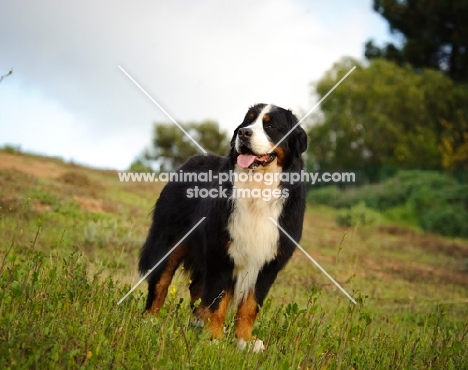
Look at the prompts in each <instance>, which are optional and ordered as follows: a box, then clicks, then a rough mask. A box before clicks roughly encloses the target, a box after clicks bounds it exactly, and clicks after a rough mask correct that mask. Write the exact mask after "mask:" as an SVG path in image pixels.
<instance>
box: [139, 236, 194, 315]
mask: <svg viewBox="0 0 468 370" xmlns="http://www.w3.org/2000/svg"><path fill="white" fill-rule="evenodd" d="M186 253H187V246H186V245H185V244H180V245H179V246H178V247H177V248H176V249H175V250H174V252H172V253H171V254H170V255H169V257H168V260H167V263H166V268H165V269H164V271H163V273H162V275H161V278H160V279H159V281H158V283H157V284H156V286H155V288H154V290H155V292H154V294H155V298H154V300H153V304H152V305H151V308H150V309H149V310H148V312H149V313H158V312H159V310H160V309H161V307H162V306H163V304H164V301H165V299H166V296H167V289H168V288H169V285H170V284H171V281H172V277H173V276H174V274H175V272H176V270H177V267H179V265H180V262H181V261H182V259H183V258H184V256H185V254H186Z"/></svg>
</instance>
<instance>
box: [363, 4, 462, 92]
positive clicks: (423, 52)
mask: <svg viewBox="0 0 468 370" xmlns="http://www.w3.org/2000/svg"><path fill="white" fill-rule="evenodd" d="M373 7H374V10H375V11H376V12H378V13H379V14H380V15H382V16H383V17H384V18H385V19H386V20H387V21H388V22H389V25H390V30H391V31H392V33H394V34H396V35H399V36H403V40H402V41H403V42H402V46H401V47H398V46H397V45H395V44H394V43H387V45H385V46H383V47H378V46H376V45H374V43H373V41H372V40H370V41H368V42H367V43H366V51H365V56H366V57H367V58H368V59H373V58H377V57H383V58H386V59H388V60H392V61H394V62H397V63H398V64H400V65H403V64H404V63H409V64H411V65H412V66H413V67H414V68H416V69H418V70H419V69H421V68H433V69H437V70H439V71H442V72H444V73H445V74H447V75H448V76H449V77H450V78H451V79H453V80H454V81H457V82H464V83H468V21H467V20H468V1H466V0H374V6H373Z"/></svg>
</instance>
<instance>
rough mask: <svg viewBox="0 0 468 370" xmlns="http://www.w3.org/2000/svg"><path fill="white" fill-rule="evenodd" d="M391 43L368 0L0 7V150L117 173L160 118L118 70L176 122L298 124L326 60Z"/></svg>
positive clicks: (178, 0) (174, 0) (33, 1)
mask: <svg viewBox="0 0 468 370" xmlns="http://www.w3.org/2000/svg"><path fill="white" fill-rule="evenodd" d="M389 38H390V35H389V31H388V26H387V23H386V22H385V20H384V19H383V18H382V17H380V16H379V15H378V14H377V13H375V12H374V11H373V10H372V0H355V1H349V0H348V1H347V0H341V1H340V0H330V1H312V0H308V1H306V0H256V1H247V0H239V1H236V2H234V1H231V2H227V1H214V0H198V1H192V2H189V1H182V0H168V1H166V0H158V1H154V0H153V1H149V0H139V1H133V2H130V1H115V0H114V1H110V0H103V1H89V0H84V1H79V2H65V1H51V0H43V1H37V0H22V1H3V2H2V10H1V12H0V75H5V74H6V73H8V71H9V70H10V69H13V74H12V75H10V76H8V77H6V78H4V79H3V81H2V82H1V83H0V146H3V145H5V144H8V145H14V146H17V147H19V148H20V149H21V150H23V151H28V152H34V153H38V154H45V155H52V156H59V157H62V158H64V159H65V160H67V161H73V162H75V163H79V164H84V165H88V166H92V167H100V168H109V169H118V170H124V169H127V168H128V167H129V165H130V163H131V162H132V161H133V160H134V159H135V158H136V157H137V156H138V155H139V154H141V153H142V151H143V150H144V148H145V147H147V146H149V145H150V144H151V139H152V132H153V131H152V127H153V125H154V123H155V122H169V119H168V118H167V117H166V116H165V114H164V113H163V112H162V111H161V110H160V109H159V108H158V107H157V106H156V105H155V104H154V103H153V102H151V100H150V99H149V98H148V97H147V96H145V95H144V94H143V92H142V91H140V90H139V89H138V88H137V87H136V86H135V85H134V84H133V82H132V81H130V79H129V78H128V77H127V76H126V75H125V74H124V73H123V72H122V71H121V69H119V66H121V67H122V68H123V69H124V70H126V71H127V72H128V73H129V75H130V76H132V77H133V78H134V79H135V80H136V81H137V82H138V83H139V84H140V85H141V86H142V87H143V88H144V89H145V90H146V91H147V92H148V94H150V95H151V97H152V98H153V99H154V100H155V101H156V102H157V103H158V104H160V106H161V107H162V108H163V109H164V110H165V111H166V112H168V114H170V115H171V116H172V117H173V118H174V119H175V120H176V121H177V122H179V123H183V122H189V121H190V122H193V121H203V120H205V119H212V120H215V121H217V122H219V124H220V127H221V128H222V129H224V130H227V131H228V132H232V131H233V130H234V128H235V127H237V126H238V125H239V124H240V123H241V122H242V119H243V117H244V115H245V112H246V111H247V109H248V107H249V106H251V105H253V104H255V103H271V104H275V105H278V106H281V107H284V108H290V109H292V110H293V111H294V112H295V113H297V114H298V116H299V117H300V116H301V113H302V114H303V113H305V112H307V111H308V110H309V109H310V108H311V107H312V106H313V105H314V103H315V100H314V97H313V94H312V93H313V88H312V86H311V83H313V82H314V81H317V80H319V79H320V77H321V76H322V75H323V74H324V72H325V71H326V70H328V69H330V68H331V67H332V65H333V63H334V62H337V61H338V60H339V59H340V58H341V57H343V56H353V57H356V58H358V59H363V55H364V44H365V42H366V41H367V40H368V39H374V40H375V41H377V43H382V42H384V41H387V40H389ZM345 82H346V81H345ZM345 82H344V83H345Z"/></svg>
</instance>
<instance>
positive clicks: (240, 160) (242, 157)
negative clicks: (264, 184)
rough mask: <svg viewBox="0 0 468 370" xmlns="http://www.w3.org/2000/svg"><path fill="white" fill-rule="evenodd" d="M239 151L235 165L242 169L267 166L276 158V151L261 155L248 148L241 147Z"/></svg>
mask: <svg viewBox="0 0 468 370" xmlns="http://www.w3.org/2000/svg"><path fill="white" fill-rule="evenodd" d="M242 149H243V150H241V153H239V154H238V155H237V165H238V166H239V167H241V168H244V169H255V168H258V167H260V166H267V165H269V164H270V163H271V162H273V160H274V159H275V158H276V153H274V152H273V153H267V154H262V155H256V154H254V153H253V152H252V151H251V150H250V149H246V148H245V147H244V148H242Z"/></svg>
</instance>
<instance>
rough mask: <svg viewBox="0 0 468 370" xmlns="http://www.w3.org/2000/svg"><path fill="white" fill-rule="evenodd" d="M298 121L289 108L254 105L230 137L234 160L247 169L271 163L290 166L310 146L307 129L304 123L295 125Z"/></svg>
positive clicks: (262, 166) (266, 165)
mask: <svg viewBox="0 0 468 370" xmlns="http://www.w3.org/2000/svg"><path fill="white" fill-rule="evenodd" d="M297 122H298V120H297V118H296V116H295V115H294V114H293V113H292V112H291V111H290V110H286V109H283V108H280V107H277V106H275V105H271V104H268V105H267V104H257V105H254V106H253V107H251V108H250V109H249V110H248V112H247V114H246V115H245V118H244V121H243V122H242V123H241V125H240V126H239V127H237V128H236V130H235V131H234V135H233V137H232V139H231V155H232V157H233V159H234V160H235V163H237V165H238V166H239V167H241V168H244V169H260V168H266V167H268V166H270V164H272V165H275V164H276V165H277V166H280V167H283V166H286V167H287V166H288V164H289V163H291V162H292V160H293V159H294V158H298V157H300V156H301V153H303V152H304V151H305V150H306V149H307V135H306V133H305V131H304V130H303V129H302V127H301V126H297V127H296V128H294V126H295V125H296V124H297ZM293 128H294V130H293V131H292V132H291V133H289V131H290V130H291V129H293ZM288 133H289V134H288ZM278 143H279V144H278Z"/></svg>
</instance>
